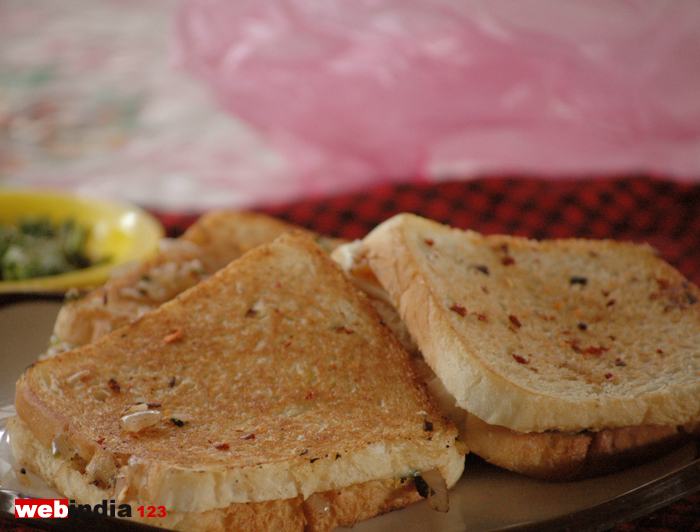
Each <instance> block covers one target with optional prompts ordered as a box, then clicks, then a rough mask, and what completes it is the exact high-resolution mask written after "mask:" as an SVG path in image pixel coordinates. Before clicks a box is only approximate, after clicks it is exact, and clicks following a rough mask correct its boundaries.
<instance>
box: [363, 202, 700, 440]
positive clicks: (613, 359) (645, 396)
mask: <svg viewBox="0 0 700 532" xmlns="http://www.w3.org/2000/svg"><path fill="white" fill-rule="evenodd" d="M363 248H364V250H365V253H366V254H367V258H368V260H369V263H370V266H371V267H372V269H373V271H374V272H375V274H376V275H377V278H378V279H379V280H380V282H381V283H382V285H383V286H384V287H385V288H386V290H387V292H388V293H389V294H390V296H391V298H392V301H393V302H394V304H395V305H396V307H397V308H398V310H399V313H400V315H401V317H402V318H403V320H404V321H405V322H406V325H407V326H408V329H409V330H410V332H411V334H412V336H413V337H414V338H415V339H416V342H417V344H418V346H419V347H420V349H421V351H422V353H423V356H424V357H425V359H426V361H427V362H428V363H429V365H430V366H431V367H432V368H433V369H434V371H435V373H436V374H437V375H438V376H439V377H440V378H441V379H442V381H443V383H444V385H445V387H446V388H447V389H448V391H449V392H450V393H451V394H452V395H453V396H454V397H455V398H456V400H457V404H458V405H459V406H460V407H462V408H464V409H465V410H467V411H468V412H470V413H472V414H474V415H476V416H477V417H478V418H479V419H482V420H484V421H485V422H486V423H488V424H490V425H501V426H505V427H507V428H510V429H512V430H515V431H517V432H544V431H548V430H560V431H575V432H580V431H584V430H593V431H598V430H602V429H605V428H614V427H628V426H639V425H660V426H680V425H683V424H685V423H687V422H689V421H690V420H693V419H697V418H698V417H700V381H699V380H698V379H697V375H698V374H700V355H699V354H698V350H697V345H700V337H699V336H700V305H698V304H697V302H698V300H700V291H699V290H698V288H697V287H696V286H695V285H693V284H692V283H690V282H689V281H688V280H687V279H685V278H684V277H683V276H682V275H681V274H680V273H679V272H678V271H676V270H675V269H674V268H672V267H671V266H670V265H668V264H667V263H665V262H664V261H663V260H661V259H660V258H659V257H658V255H657V254H656V253H655V252H654V251H653V250H652V249H651V248H649V247H648V246H643V245H636V244H631V243H617V242H612V241H587V240H580V239H568V240H566V239H564V240H556V241H549V242H537V241H533V240H528V239H524V238H518V237H509V236H503V235H492V236H483V235H479V234H478V233H475V232H473V231H460V230H457V229H452V228H449V227H446V226H443V225H441V224H438V223H436V222H432V221H429V220H425V219H422V218H419V217H417V216H414V215H408V214H403V215H399V216H396V217H394V218H392V219H391V220H389V221H387V222H384V223H383V224H382V225H380V226H378V227H377V228H375V229H374V230H373V231H372V232H371V233H370V234H369V235H368V236H367V237H366V238H365V239H364V240H363ZM460 261H461V262H460ZM528 305H530V306H528ZM581 324H583V325H581Z"/></svg>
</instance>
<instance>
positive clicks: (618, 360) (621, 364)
mask: <svg viewBox="0 0 700 532" xmlns="http://www.w3.org/2000/svg"><path fill="white" fill-rule="evenodd" d="M615 365H616V366H618V367H624V366H626V365H627V363H626V362H625V361H624V360H622V359H621V358H616V359H615Z"/></svg>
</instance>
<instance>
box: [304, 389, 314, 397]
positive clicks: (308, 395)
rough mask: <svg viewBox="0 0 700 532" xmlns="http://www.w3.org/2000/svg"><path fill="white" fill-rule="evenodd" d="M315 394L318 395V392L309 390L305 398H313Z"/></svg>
mask: <svg viewBox="0 0 700 532" xmlns="http://www.w3.org/2000/svg"><path fill="white" fill-rule="evenodd" d="M314 395H316V392H315V391H313V390H309V391H308V392H306V395H305V396H304V399H311V398H312V397H313V396H314Z"/></svg>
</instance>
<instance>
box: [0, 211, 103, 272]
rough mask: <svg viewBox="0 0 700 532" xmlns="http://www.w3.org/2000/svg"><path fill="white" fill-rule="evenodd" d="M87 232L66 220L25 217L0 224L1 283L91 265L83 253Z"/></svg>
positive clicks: (72, 221) (69, 270)
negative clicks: (10, 223) (53, 220)
mask: <svg viewBox="0 0 700 532" xmlns="http://www.w3.org/2000/svg"><path fill="white" fill-rule="evenodd" d="M87 237H88V229H87V228H85V227H82V226H80V225H78V224H76V223H75V221H74V220H66V221H64V222H61V223H54V222H52V221H51V220H49V219H48V218H46V217H39V218H26V219H22V220H20V221H19V222H18V223H17V225H16V226H9V225H0V280H3V281H23V280H25V279H32V278H35V277H44V276H46V275H58V274H61V273H67V272H71V271H74V270H79V269H82V268H87V267H88V266H92V265H93V264H94V263H93V261H91V260H90V258H89V257H88V256H87V254H86V253H85V242H86V240H87Z"/></svg>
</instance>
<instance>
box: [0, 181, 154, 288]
mask: <svg viewBox="0 0 700 532" xmlns="http://www.w3.org/2000/svg"><path fill="white" fill-rule="evenodd" d="M27 216H42V217H48V218H49V219H50V220H51V221H53V222H55V223H59V222H61V221H63V220H67V219H73V220H75V222H76V223H77V224H79V225H82V226H84V227H87V228H89V235H88V239H87V242H86V248H87V249H86V251H87V254H88V256H89V257H90V258H91V259H92V260H93V261H102V262H100V264H98V265H95V266H91V267H89V268H84V269H82V270H77V271H74V272H70V273H65V274H61V275H51V276H46V277H39V278H36V279H30V280H27V281H0V293H17V292H65V291H66V290H68V289H69V288H71V287H76V288H83V287H86V286H97V285H100V284H103V283H104V282H105V281H106V280H107V278H108V277H109V273H110V272H111V271H112V270H113V269H114V268H116V267H119V266H120V265H123V264H125V263H128V262H132V261H141V260H143V259H145V258H146V257H148V256H149V255H151V254H152V253H153V252H154V251H155V250H156V249H157V246H158V241H159V240H160V239H161V238H163V236H164V235H165V233H164V231H163V226H162V225H161V224H160V222H159V221H158V220H157V219H156V218H155V217H153V216H151V215H150V214H148V213H147V212H145V211H143V210H141V209H139V208H138V207H135V206H133V205H129V204H126V203H120V202H115V201H108V200H104V199H96V198H90V197H86V196H79V195H73V194H69V193H65V192H56V191H47V190H30V189H0V224H7V225H12V224H15V223H16V222H17V221H18V220H19V219H21V218H23V217H27Z"/></svg>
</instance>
